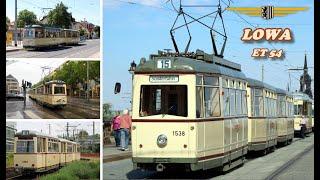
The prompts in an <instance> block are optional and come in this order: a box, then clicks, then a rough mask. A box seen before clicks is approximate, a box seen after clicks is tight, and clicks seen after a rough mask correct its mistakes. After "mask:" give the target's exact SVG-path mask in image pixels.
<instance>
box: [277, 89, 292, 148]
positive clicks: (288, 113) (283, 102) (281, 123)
mask: <svg viewBox="0 0 320 180" xmlns="http://www.w3.org/2000/svg"><path fill="white" fill-rule="evenodd" d="M276 92H277V116H278V118H277V135H278V138H277V143H278V144H280V143H281V144H285V145H287V144H289V143H291V142H292V140H293V137H294V128H293V126H294V125H293V119H294V117H293V97H292V96H291V95H290V94H289V92H287V91H285V90H282V89H278V88H277V89H276Z"/></svg>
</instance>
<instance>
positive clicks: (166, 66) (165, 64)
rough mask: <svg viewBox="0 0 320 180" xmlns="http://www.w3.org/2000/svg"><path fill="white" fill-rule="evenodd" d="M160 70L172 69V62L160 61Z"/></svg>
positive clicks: (167, 60)
mask: <svg viewBox="0 0 320 180" xmlns="http://www.w3.org/2000/svg"><path fill="white" fill-rule="evenodd" d="M157 68H158V69H170V68H171V60H170V59H160V60H158V62H157Z"/></svg>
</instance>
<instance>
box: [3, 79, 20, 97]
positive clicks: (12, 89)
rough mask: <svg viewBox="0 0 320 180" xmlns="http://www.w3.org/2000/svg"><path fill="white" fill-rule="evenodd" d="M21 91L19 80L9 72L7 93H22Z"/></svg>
mask: <svg viewBox="0 0 320 180" xmlns="http://www.w3.org/2000/svg"><path fill="white" fill-rule="evenodd" d="M20 92H21V91H20V87H19V82H18V80H17V79H16V78H15V77H13V76H12V75H11V74H9V75H8V76H7V77H6V94H20Z"/></svg>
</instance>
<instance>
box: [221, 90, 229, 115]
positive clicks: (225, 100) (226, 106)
mask: <svg viewBox="0 0 320 180" xmlns="http://www.w3.org/2000/svg"><path fill="white" fill-rule="evenodd" d="M223 92H224V95H223V104H224V107H223V110H224V111H223V115H224V116H229V115H230V96H229V89H228V88H223Z"/></svg>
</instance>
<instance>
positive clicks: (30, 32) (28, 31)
mask: <svg viewBox="0 0 320 180" xmlns="http://www.w3.org/2000/svg"><path fill="white" fill-rule="evenodd" d="M23 36H24V38H34V36H35V33H34V29H25V30H24V33H23Z"/></svg>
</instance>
